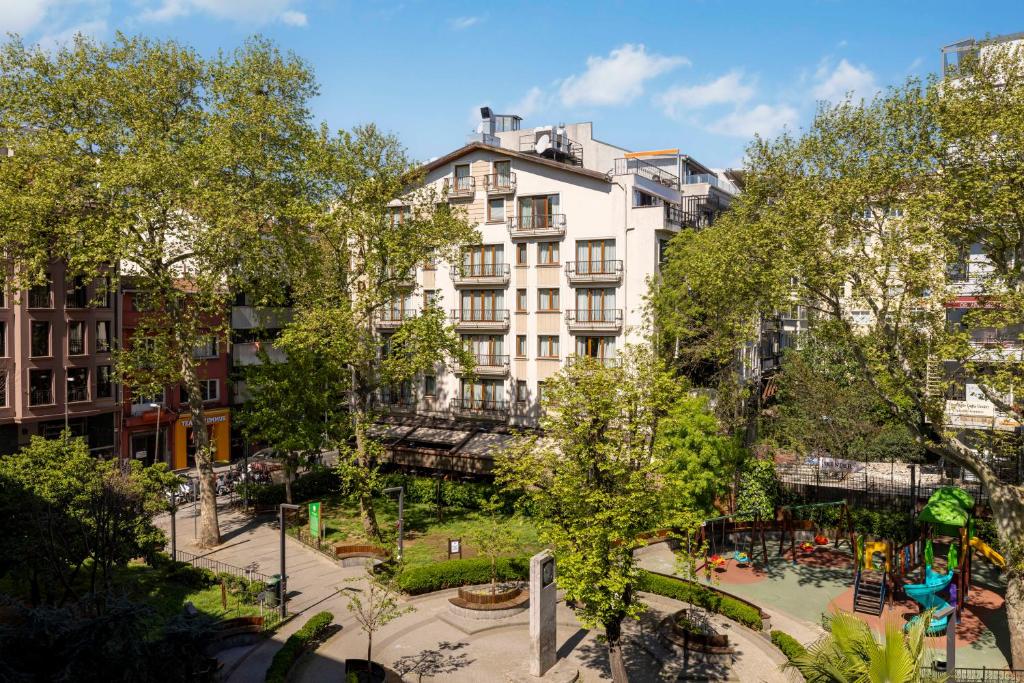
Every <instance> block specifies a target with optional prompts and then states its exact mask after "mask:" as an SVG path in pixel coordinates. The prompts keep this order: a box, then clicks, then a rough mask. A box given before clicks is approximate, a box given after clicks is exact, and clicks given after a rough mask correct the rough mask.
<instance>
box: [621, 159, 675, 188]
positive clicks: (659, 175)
mask: <svg viewBox="0 0 1024 683" xmlns="http://www.w3.org/2000/svg"><path fill="white" fill-rule="evenodd" d="M613 173H614V175H634V174H635V175H639V176H643V177H644V178H647V179H648V180H653V181H654V182H656V183H658V184H659V185H664V186H665V187H670V188H672V189H673V190H678V189H679V176H677V175H676V174H675V173H672V172H671V171H668V170H665V169H664V168H661V167H659V166H655V165H654V164H652V163H650V162H648V161H644V160H643V159H636V158H625V159H616V160H615V170H614V172H613Z"/></svg>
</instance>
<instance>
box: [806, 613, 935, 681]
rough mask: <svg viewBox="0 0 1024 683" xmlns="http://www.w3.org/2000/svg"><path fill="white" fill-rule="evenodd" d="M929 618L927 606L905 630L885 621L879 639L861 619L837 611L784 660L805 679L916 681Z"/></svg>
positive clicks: (918, 679) (919, 674) (918, 677)
mask: <svg viewBox="0 0 1024 683" xmlns="http://www.w3.org/2000/svg"><path fill="white" fill-rule="evenodd" d="M930 622H931V612H927V613H925V614H923V615H922V616H921V618H920V619H916V620H915V621H914V622H913V624H911V625H910V627H909V628H907V630H906V633H904V631H903V628H902V627H901V626H900V624H898V623H896V622H894V621H891V622H888V623H886V625H885V633H884V637H883V638H882V640H881V641H879V640H878V639H877V637H876V635H875V634H874V632H872V630H871V627H869V626H868V625H867V624H866V623H865V622H863V621H861V620H860V619H858V618H857V617H856V616H854V615H853V614H850V613H848V612H841V613H837V614H835V615H833V616H832V619H831V622H830V632H829V634H828V635H827V636H825V637H824V638H822V639H821V640H819V641H818V642H816V643H814V644H813V645H811V646H810V647H808V648H807V652H805V653H804V654H802V655H800V656H798V657H796V658H795V659H794V660H793V661H792V662H791V663H789V664H788V665H787V666H788V667H792V668H795V669H796V670H797V671H799V672H800V673H801V674H803V676H804V678H805V679H807V681H809V682H810V683H916V681H920V680H922V670H923V669H924V659H925V654H926V652H927V641H926V637H927V635H926V634H927V632H928V625H929V623H930Z"/></svg>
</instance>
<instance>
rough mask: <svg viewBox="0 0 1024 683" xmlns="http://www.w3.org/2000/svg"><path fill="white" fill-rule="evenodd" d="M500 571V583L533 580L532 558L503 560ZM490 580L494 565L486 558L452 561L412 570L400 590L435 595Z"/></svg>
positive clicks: (401, 576) (404, 576)
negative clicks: (445, 590) (531, 578)
mask: <svg viewBox="0 0 1024 683" xmlns="http://www.w3.org/2000/svg"><path fill="white" fill-rule="evenodd" d="M496 569H497V573H498V580H499V581H511V580H515V579H523V580H525V579H528V578H529V577H530V559H529V558H527V557H513V558H507V559H501V560H498V564H497V567H496ZM490 581H491V563H490V560H488V559H486V558H473V559H467V560H449V561H447V562H435V563H433V564H424V565H418V566H415V567H409V568H407V569H406V570H405V571H403V572H402V573H401V574H399V575H398V579H397V583H398V587H399V589H401V590H402V591H403V592H404V593H408V594H409V595H420V594H421V593H433V592H434V591H439V590H444V589H445V588H457V587H459V586H472V585H475V584H484V583H490Z"/></svg>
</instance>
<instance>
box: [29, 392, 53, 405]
mask: <svg viewBox="0 0 1024 683" xmlns="http://www.w3.org/2000/svg"><path fill="white" fill-rule="evenodd" d="M28 404H29V405H30V406H49V405H53V391H52V390H51V389H46V388H44V389H31V390H30V391H29V392H28Z"/></svg>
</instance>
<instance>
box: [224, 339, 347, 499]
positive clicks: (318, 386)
mask: <svg viewBox="0 0 1024 683" xmlns="http://www.w3.org/2000/svg"><path fill="white" fill-rule="evenodd" d="M275 346H276V347H277V348H278V349H279V350H281V351H283V352H284V353H285V354H286V357H287V359H286V360H285V361H283V362H273V361H272V360H271V358H270V356H269V354H268V353H267V351H266V350H265V349H261V350H260V353H259V359H260V363H259V364H257V365H250V366H249V367H247V368H246V371H245V380H246V386H247V387H248V388H249V389H250V394H251V396H250V399H249V400H248V401H247V402H246V403H245V405H244V407H243V409H242V410H241V411H240V412H239V414H238V421H239V423H240V424H241V426H242V430H243V431H244V432H245V434H246V436H247V437H248V438H249V439H250V440H251V441H257V442H263V443H266V444H269V445H270V446H272V447H273V448H274V449H275V450H277V451H278V452H279V453H280V454H281V457H280V460H281V464H282V466H283V469H284V490H285V500H286V501H287V502H289V503H291V502H292V482H293V481H294V479H295V474H296V472H297V471H298V468H299V465H301V464H302V463H303V462H304V461H305V460H306V459H307V458H308V457H309V456H310V455H313V454H316V453H319V452H320V450H321V448H322V447H323V446H325V445H326V444H329V443H339V442H340V441H341V440H342V439H343V438H344V437H345V435H346V434H347V431H348V430H347V426H348V425H347V419H348V411H347V406H346V404H345V396H346V395H345V388H346V387H347V386H348V372H347V370H346V368H344V367H343V366H341V367H339V366H337V365H334V364H332V363H331V362H330V359H327V358H322V357H319V356H317V355H315V354H313V353H310V352H308V351H306V350H305V349H303V348H292V347H282V345H281V344H279V343H278V344H275Z"/></svg>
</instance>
